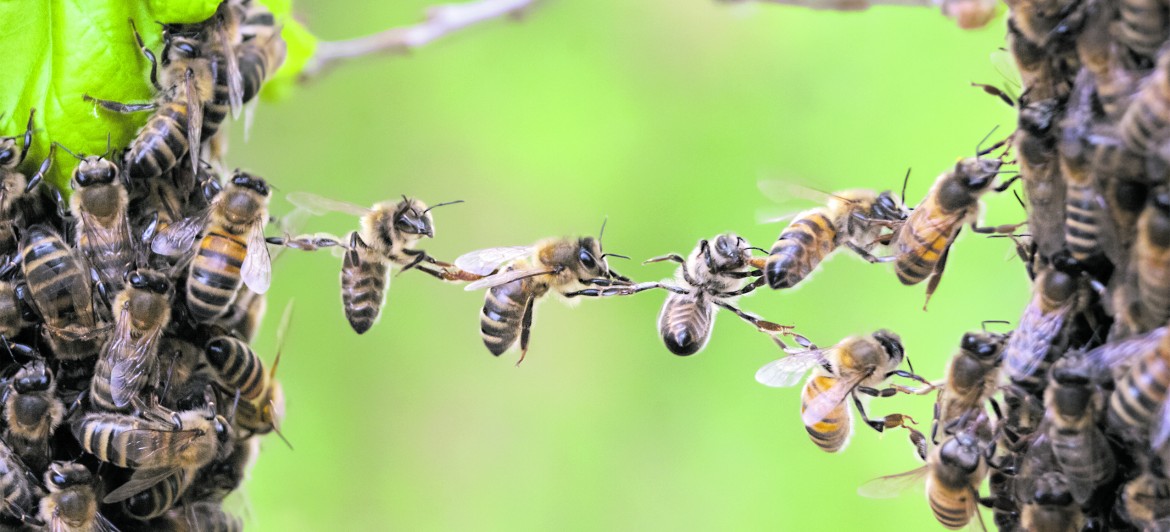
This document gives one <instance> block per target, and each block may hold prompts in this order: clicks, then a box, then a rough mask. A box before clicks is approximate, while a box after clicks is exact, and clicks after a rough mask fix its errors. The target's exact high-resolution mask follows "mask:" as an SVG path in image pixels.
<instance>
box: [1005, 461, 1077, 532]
mask: <svg viewBox="0 0 1170 532" xmlns="http://www.w3.org/2000/svg"><path fill="white" fill-rule="evenodd" d="M1032 491H1033V493H1032V494H1031V495H1032V496H1031V498H1030V499H1027V500H1026V502H1025V503H1024V506H1023V508H1022V509H1021V511H1020V525H1021V526H1023V527H1024V530H1034V531H1037V532H1079V531H1080V530H1082V529H1083V528H1084V526H1085V515H1084V513H1082V512H1081V508H1080V506H1078V505H1077V503H1076V501H1075V500H1074V499H1073V496H1072V493H1071V491H1070V490H1069V486H1068V480H1067V479H1066V478H1065V476H1064V475H1063V474H1061V473H1059V472H1057V471H1049V472H1047V473H1044V474H1043V475H1041V476H1040V478H1038V479H1036V480H1035V482H1034V483H1033V484H1032Z"/></svg>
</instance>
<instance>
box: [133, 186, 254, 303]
mask: <svg viewBox="0 0 1170 532" xmlns="http://www.w3.org/2000/svg"><path fill="white" fill-rule="evenodd" d="M268 197H269V190H268V183H266V182H265V181H264V180H263V179H261V178H259V177H255V176H253V175H251V174H248V173H246V172H241V171H239V170H236V172H235V173H234V174H233V175H232V177H231V180H230V181H228V183H227V186H226V188H224V190H223V191H222V192H220V193H219V194H218V195H216V196H215V199H214V200H213V201H212V203H211V205H210V206H209V207H208V208H207V210H206V211H204V212H203V213H201V214H198V215H196V216H192V217H189V218H185V219H183V221H181V222H178V223H174V224H171V225H169V226H167V227H166V228H165V229H162V230H161V231H159V233H158V235H157V236H155V238H154V240H153V242H152V243H151V249H152V250H153V251H154V252H155V253H158V254H160V255H167V256H176V255H184V254H186V253H189V252H190V251H191V249H192V248H193V247H194V245H195V241H196V239H197V237H198V236H199V235H200V234H202V235H203V238H202V239H201V240H199V248H198V250H197V251H196V253H195V258H194V261H193V262H192V264H191V271H190V273H189V274H188V277H187V307H188V308H189V309H190V311H191V317H192V318H194V319H195V320H196V321H199V322H207V321H210V320H213V319H215V318H217V317H219V316H221V315H223V314H224V313H225V312H227V311H228V308H229V307H230V306H231V303H232V300H234V299H235V298H236V294H237V292H238V291H239V289H240V284H241V281H242V282H243V284H245V285H247V286H248V288H249V289H250V290H252V291H253V292H256V293H258V294H263V293H265V292H267V291H268V286H269V285H270V284H271V282H272V258H271V256H269V254H268V245H267V243H266V242H265V240H264V224H265V223H267V221H268Z"/></svg>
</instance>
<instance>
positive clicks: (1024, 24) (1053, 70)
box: [1007, 8, 1071, 101]
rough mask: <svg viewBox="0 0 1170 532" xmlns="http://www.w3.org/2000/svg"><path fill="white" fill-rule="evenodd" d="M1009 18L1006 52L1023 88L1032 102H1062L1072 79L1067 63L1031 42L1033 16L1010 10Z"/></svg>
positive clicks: (1041, 46) (1025, 11) (1038, 44)
mask: <svg viewBox="0 0 1170 532" xmlns="http://www.w3.org/2000/svg"><path fill="white" fill-rule="evenodd" d="M1010 12H1011V17H1009V18H1008V24H1007V25H1008V48H1009V50H1010V51H1011V55H1012V57H1013V58H1014V59H1015V63H1016V66H1017V67H1018V69H1019V72H1020V79H1021V80H1022V81H1023V86H1024V87H1027V88H1028V93H1029V95H1030V96H1031V98H1032V101H1040V100H1048V99H1055V100H1064V99H1065V97H1066V96H1067V95H1068V91H1069V86H1068V82H1067V81H1066V80H1068V79H1071V76H1069V75H1068V72H1067V70H1069V69H1070V66H1069V65H1068V63H1069V61H1068V60H1067V59H1066V58H1064V57H1060V56H1055V55H1054V54H1050V53H1049V51H1048V50H1047V49H1046V48H1045V46H1044V45H1043V44H1041V43H1037V42H1036V41H1034V40H1033V39H1032V38H1031V37H1030V36H1029V34H1031V33H1032V32H1031V27H1032V26H1033V25H1032V24H1030V22H1031V19H1032V18H1033V16H1032V15H1033V13H1032V12H1031V11H1030V10H1027V9H1024V10H1020V9H1016V8H1012V9H1010Z"/></svg>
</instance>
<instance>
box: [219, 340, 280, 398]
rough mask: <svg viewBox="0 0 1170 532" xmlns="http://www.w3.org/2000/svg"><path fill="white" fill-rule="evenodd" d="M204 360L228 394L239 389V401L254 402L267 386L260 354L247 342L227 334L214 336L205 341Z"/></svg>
mask: <svg viewBox="0 0 1170 532" xmlns="http://www.w3.org/2000/svg"><path fill="white" fill-rule="evenodd" d="M207 361H208V362H210V363H211V367H213V368H215V371H216V373H218V374H219V380H220V382H222V383H223V385H224V386H225V387H227V389H228V391H229V392H230V393H234V392H235V390H239V391H240V401H241V402H243V401H247V402H249V403H253V404H254V403H257V402H258V401H260V400H261V399H262V398H263V397H264V395H265V394H264V392H265V389H266V388H267V387H268V386H267V385H268V375H267V373H266V372H265V371H264V363H263V362H261V361H260V357H258V356H256V353H255V352H254V351H252V348H250V347H248V344H246V343H244V342H243V341H240V340H238V339H236V338H233V337H231V336H217V337H215V338H212V339H211V340H210V341H209V342H208V343H207Z"/></svg>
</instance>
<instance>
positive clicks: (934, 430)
mask: <svg viewBox="0 0 1170 532" xmlns="http://www.w3.org/2000/svg"><path fill="white" fill-rule="evenodd" d="M939 414H940V412H939V404H938V402H937V401H935V403H934V419H933V420H932V421H931V423H930V441H931V443H933V444H935V445H938V416H939Z"/></svg>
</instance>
